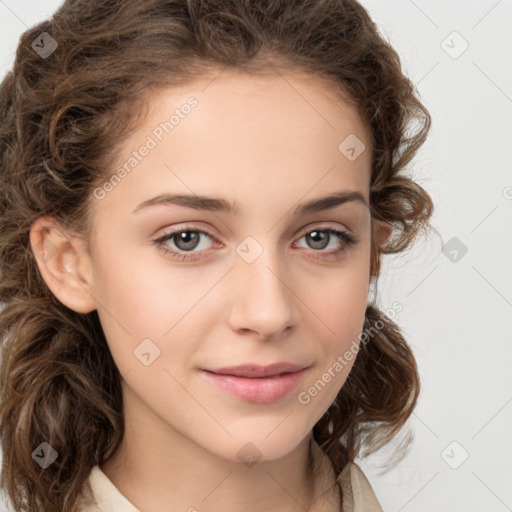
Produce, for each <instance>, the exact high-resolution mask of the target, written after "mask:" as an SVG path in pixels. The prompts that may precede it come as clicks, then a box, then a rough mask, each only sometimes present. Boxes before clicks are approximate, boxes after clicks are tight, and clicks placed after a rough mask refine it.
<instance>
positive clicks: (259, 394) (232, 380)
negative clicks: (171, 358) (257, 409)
mask: <svg viewBox="0 0 512 512" xmlns="http://www.w3.org/2000/svg"><path fill="white" fill-rule="evenodd" d="M306 370H307V368H304V369H302V370H300V371H298V372H294V373H282V374H281V375H278V376H276V377H263V378H248V377H235V376H234V375H223V374H220V373H212V372H208V371H204V373H205V375H206V376H207V377H208V378H209V379H210V380H211V381H212V382H213V383H214V384H215V385H217V386H218V387H219V388H221V389H224V390H226V391H229V392H230V393H232V394H234V395H237V396H239V397H240V398H242V399H243V400H245V401H247V402H252V403H255V404H270V403H272V402H277V401H278V400H280V399H281V398H283V397H285V396H286V395H288V394H290V393H291V392H292V391H293V390H294V389H295V388H296V387H297V386H298V385H299V382H300V380H301V379H302V376H303V375H304V373H305V372H306Z"/></svg>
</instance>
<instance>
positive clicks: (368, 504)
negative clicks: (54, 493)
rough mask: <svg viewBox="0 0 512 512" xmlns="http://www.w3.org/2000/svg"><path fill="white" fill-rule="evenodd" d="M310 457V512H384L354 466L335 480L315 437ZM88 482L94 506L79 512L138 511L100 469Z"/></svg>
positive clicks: (345, 470) (363, 475)
mask: <svg viewBox="0 0 512 512" xmlns="http://www.w3.org/2000/svg"><path fill="white" fill-rule="evenodd" d="M311 454H312V458H313V464H314V469H313V474H314V475H315V476H314V484H313V487H314V491H313V493H314V497H313V506H312V508H311V509H310V512H338V511H340V512H383V511H382V508H381V506H380V504H379V502H378V500H377V497H376V496H375V493H374V492H373V489H372V487H371V485H370V482H369V481H368V479H367V478H366V476H365V474H364V473H363V471H362V470H361V468H360V467H359V466H358V465H357V464H355V463H348V464H347V465H346V466H345V467H344V468H343V471H341V473H340V474H339V475H338V477H337V478H335V474H334V470H333V467H332V464H331V462H330V460H329V458H328V457H327V455H325V453H324V452H323V451H322V449H321V448H320V446H319V445H318V443H317V442H316V441H315V439H314V438H311ZM317 475H323V476H325V475H327V479H323V478H322V479H320V478H318V477H317ZM335 481H336V482H337V483H338V484H339V485H340V487H341V489H342V493H343V507H342V508H341V509H340V496H339V492H338V489H337V487H338V486H335V487H334V490H333V484H334V482H335ZM89 482H90V484H91V487H92V490H93V493H94V497H95V500H96V503H97V506H95V505H91V506H89V507H85V508H82V509H81V510H80V512H141V511H140V510H139V509H137V508H136V507H135V506H134V505H133V504H132V503H130V502H129V501H128V500H127V499H126V497H125V496H123V495H122V494H121V493H120V492H119V490H118V489H117V488H116V487H115V485H114V484H113V483H112V482H111V481H110V480H109V478H108V477H107V475H106V474H105V473H103V471H102V470H101V469H100V467H99V466H94V467H93V468H92V470H91V473H90V476H89ZM326 489H327V491H326Z"/></svg>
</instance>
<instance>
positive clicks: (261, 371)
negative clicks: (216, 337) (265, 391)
mask: <svg viewBox="0 0 512 512" xmlns="http://www.w3.org/2000/svg"><path fill="white" fill-rule="evenodd" d="M304 368H307V365H301V364H292V363H274V364H269V365H267V366H260V365H257V364H243V365H240V366H226V367H223V368H205V371H207V372H211V373H218V374H222V375H234V376H236V377H273V376H275V375H279V374H281V373H294V372H298V371H300V370H303V369H304Z"/></svg>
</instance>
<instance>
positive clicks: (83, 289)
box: [30, 217, 96, 313]
mask: <svg viewBox="0 0 512 512" xmlns="http://www.w3.org/2000/svg"><path fill="white" fill-rule="evenodd" d="M30 245H31V247H32V252H33V254H34V257H35V260H36V262H37V266H38V268H39V271H40V273H41V276H42V278H43V280H44V281H45V283H46V284H47V286H48V288H49V289H50V290H51V292H52V293H53V294H54V295H55V297H57V299H58V300H59V301H60V302H62V304H64V305H65V306H67V307H68V308H70V309H72V310H73V311H76V312H77V313H90V312H91V311H94V310H95V309H96V301H95V299H94V297H93V295H92V271H91V269H92V266H91V261H90V256H89V254H88V253H87V245H86V241H85V240H83V239H82V238H80V237H78V236H76V235H73V234H71V233H69V232H68V231H66V230H64V229H63V228H62V227H61V225H60V224H59V223H58V222H57V221H56V220H55V219H52V218H49V217H41V218H39V219H37V221H35V222H34V224H33V225H32V227H31V229H30Z"/></svg>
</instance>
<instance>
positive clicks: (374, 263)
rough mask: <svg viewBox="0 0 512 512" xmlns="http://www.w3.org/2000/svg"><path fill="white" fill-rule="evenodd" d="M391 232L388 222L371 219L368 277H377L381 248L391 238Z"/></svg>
mask: <svg viewBox="0 0 512 512" xmlns="http://www.w3.org/2000/svg"><path fill="white" fill-rule="evenodd" d="M392 230H393V228H392V226H391V224H389V222H386V221H383V220H376V219H374V218H372V243H371V264H370V277H373V276H378V275H379V272H380V263H381V248H382V247H383V246H384V244H385V243H386V241H387V240H388V239H389V237H390V236H391V233H392Z"/></svg>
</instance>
